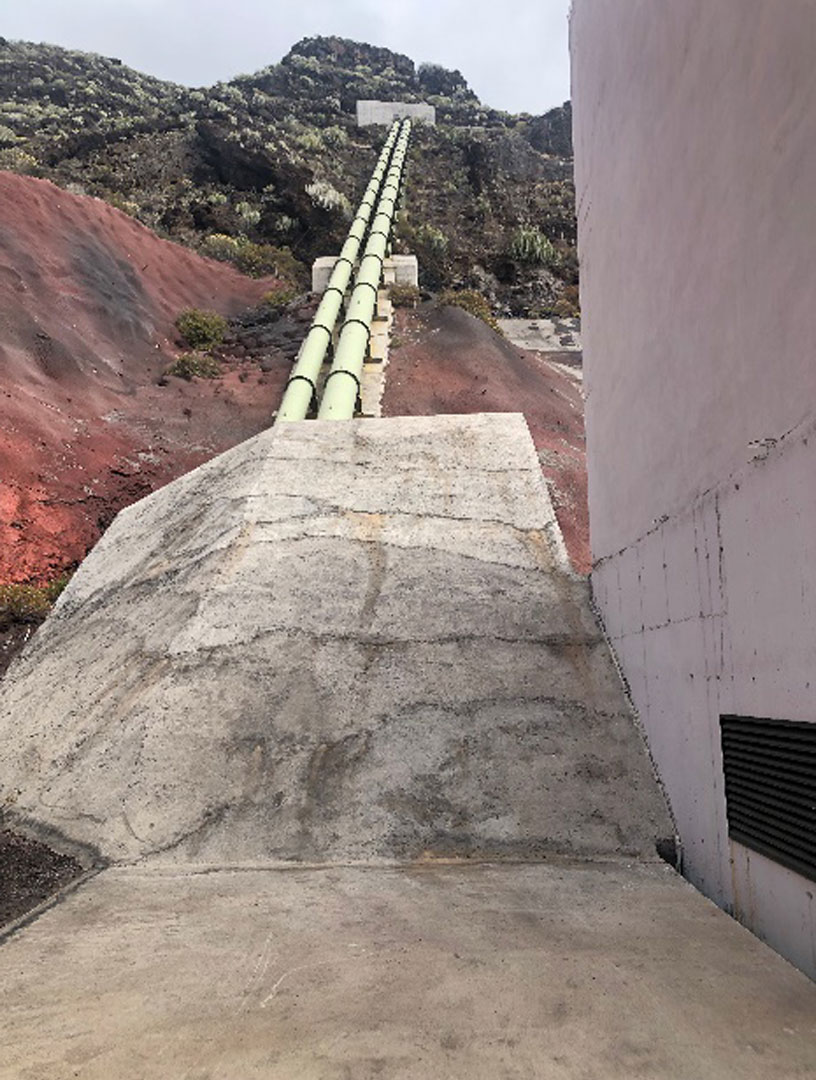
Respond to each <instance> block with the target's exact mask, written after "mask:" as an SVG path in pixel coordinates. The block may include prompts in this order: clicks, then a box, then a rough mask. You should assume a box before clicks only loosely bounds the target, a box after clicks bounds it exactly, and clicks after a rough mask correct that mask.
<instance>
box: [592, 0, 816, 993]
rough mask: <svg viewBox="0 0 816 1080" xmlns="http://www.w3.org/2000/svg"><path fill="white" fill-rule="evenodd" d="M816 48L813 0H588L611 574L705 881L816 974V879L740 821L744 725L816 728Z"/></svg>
mask: <svg viewBox="0 0 816 1080" xmlns="http://www.w3.org/2000/svg"><path fill="white" fill-rule="evenodd" d="M814 50H816V9H814V5H813V4H812V3H805V2H803V0H794V2H792V3H787V4H780V3H778V2H777V0H718V2H717V3H710V2H709V0H684V3H682V4H656V3H654V2H652V0H631V2H629V3H625V4H624V3H620V2H618V0H575V3H574V6H573V15H572V51H573V65H572V71H573V96H572V100H573V116H574V119H575V132H574V135H575V163H576V188H577V195H578V206H579V220H578V225H579V234H578V235H579V249H580V255H581V294H582V310H583V315H584V317H583V334H584V348H585V352H584V367H585V374H586V383H585V386H586V392H587V408H586V417H587V440H588V442H587V456H588V464H589V503H590V522H591V533H592V549H593V555H594V558H595V570H594V573H593V583H594V589H595V594H596V597H597V600H598V604H599V606H600V608H601V611H602V613H603V617H604V620H605V622H606V626H607V629H608V631H609V633H610V636H611V638H612V640H613V643H614V645H615V648H616V650H617V653H618V656H619V658H620V660H621V663H622V666H623V669H624V672H625V674H626V676H627V679H628V681H629V685H630V687H631V690H632V695H633V698H634V701H635V704H636V705H637V708H638V711H639V713H640V716H641V719H642V720H643V724H644V727H645V728H646V731H647V733H648V735H649V739H650V745H651V747H652V752H653V754H654V756H655V759H656V761H657V763H658V768H659V770H660V774H661V777H662V779H663V781H664V783H665V785H666V789H667V792H668V794H669V798H670V801H671V804H672V809H673V811H674V814H675V819H676V821H677V825H678V830H679V832H680V835H681V838H682V840H683V847H684V853H685V860H684V866H685V867H686V871H687V872H688V874H689V876H690V878H691V880H692V881H694V883H695V884H697V885H698V886H699V887H700V888H701V889H703V890H705V892H706V893H707V894H708V895H709V896H711V897H712V898H714V899H716V901H717V902H718V903H719V904H722V905H723V906H724V907H726V908H727V909H729V910H732V911H735V912H736V913H737V914H738V915H739V917H740V918H742V919H744V920H745V921H746V923H747V924H748V925H750V926H751V927H752V928H754V929H755V930H756V932H757V933H758V934H760V935H761V936H762V937H763V938H764V939H765V940H767V941H770V942H771V943H772V944H773V945H774V947H776V948H778V949H779V950H780V951H782V952H783V954H784V955H786V956H787V957H788V958H789V959H791V960H793V962H794V963H796V964H798V965H800V966H801V967H802V968H803V969H804V970H806V971H808V972H809V973H810V974H811V976H813V977H814V978H816V907H814V902H813V894H814V882H813V881H811V880H809V879H807V878H805V877H804V876H802V875H799V874H797V873H795V872H794V871H791V870H788V869H785V868H783V867H782V866H780V865H779V864H778V863H775V862H773V861H772V860H770V859H768V858H766V857H765V856H763V855H759V854H754V853H752V852H750V851H748V850H747V849H746V848H745V847H743V846H742V845H740V844H738V843H736V842H733V841H731V840H730V838H729V836H728V830H727V822H726V804H725V795H724V790H723V788H724V785H723V773H722V756H721V748H720V733H719V718H720V715H721V714H736V715H743V716H760V717H773V718H777V719H788V720H796V721H803V722H809V723H813V722H816V711H815V710H814V641H816V500H814V498H813V491H814V476H816V407H815V406H814V403H816V364H814V362H813V358H814V355H816V307H815V306H814V303H813V297H814V286H816V280H815V278H816V270H815V269H814V268H815V267H816V263H815V262H814V257H813V237H814V231H815V230H816V214H815V213H814V205H815V204H814V199H813V192H814V189H816V107H815V106H816V66H815V65H814V63H813V56H814ZM772 312H784V317H783V318H782V319H781V320H779V319H776V318H773V317H769V314H770V313H772Z"/></svg>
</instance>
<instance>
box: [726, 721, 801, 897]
mask: <svg viewBox="0 0 816 1080" xmlns="http://www.w3.org/2000/svg"><path fill="white" fill-rule="evenodd" d="M720 731H721V734H722V749H723V768H724V770H725V801H726V813H727V815H728V835H729V836H730V837H731V839H732V840H736V841H738V843H740V844H744V845H745V846H746V847H749V848H751V849H753V850H754V851H758V852H760V854H762V855H767V856H768V858H770V859H774V860H775V861H776V862H778V863H781V864H782V865H783V866H787V867H789V868H790V869H791V870H796V871H797V873H799V874H804V876H805V877H807V878H810V879H811V880H812V881H816V724H802V723H796V722H794V721H791V720H759V719H757V718H756V717H753V716H721V717H720Z"/></svg>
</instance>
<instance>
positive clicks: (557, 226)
mask: <svg viewBox="0 0 816 1080" xmlns="http://www.w3.org/2000/svg"><path fill="white" fill-rule="evenodd" d="M358 98H380V99H387V100H404V101H419V100H423V101H428V102H430V103H431V104H433V105H434V106H435V107H436V110H437V118H438V125H437V126H436V127H435V128H427V127H417V128H416V129H415V134H414V138H413V140H412V155H411V165H410V170H409V175H408V183H407V188H406V199H405V203H404V208H403V214H402V218H401V221H400V225H399V235H398V238H397V242H396V243H397V250H404V251H411V252H414V253H416V254H417V255H418V256H419V260H420V267H421V274H422V283H423V284H424V285H425V287H427V288H429V289H437V288H441V287H443V286H445V287H448V286H454V287H457V286H459V287H476V288H478V289H480V290H481V291H482V292H484V293H485V295H486V296H487V297H488V299H489V300H490V302H491V304H492V305H493V306H494V308H495V310H496V311H497V312H499V313H513V314H522V315H539V314H546V313H547V312H549V311H553V310H555V311H557V312H558V313H560V314H571V313H573V312H574V310H575V309H576V306H577V259H576V256H575V247H574V244H575V219H574V189H573V185H572V158H571V144H570V137H569V131H570V112H569V104H568V103H567V104H566V105H565V106H564V107H562V108H560V109H555V110H552V111H551V112H550V113H548V114H546V115H545V116H543V117H533V116H527V115H519V116H511V115H509V114H506V113H502V112H500V111H498V110H495V109H490V108H488V107H486V106H484V105H482V104H481V103H480V102H479V100H478V98H477V97H476V95H475V94H474V93H473V91H472V90H471V89H470V88H469V87H468V85H467V82H466V80H465V79H464V77H463V76H462V75H461V74H460V73H459V72H458V71H447V70H446V69H444V68H440V67H437V66H435V65H420V66H419V67H417V66H416V65H415V64H414V62H413V61H412V60H411V59H410V58H409V57H407V56H403V55H401V54H398V53H394V52H391V51H390V50H388V49H381V48H376V47H373V46H370V45H365V44H361V43H358V42H353V41H347V40H345V39H342V38H336V37H331V38H324V37H318V38H307V39H304V40H303V41H301V42H299V43H298V44H297V45H295V46H294V47H293V48H292V49H291V50H290V52H289V53H288V54H287V55H286V56H285V57H284V58H283V60H281V62H280V63H278V64H274V65H271V66H270V67H267V68H264V69H262V70H261V71H259V72H256V73H254V74H252V75H240V76H237V77H236V78H234V79H232V80H230V81H229V82H225V83H218V84H216V85H214V86H212V87H208V88H203V89H189V88H186V87H182V86H177V85H175V84H172V83H168V82H163V81H161V80H159V79H154V78H152V77H150V76H146V75H142V74H140V73H138V72H135V71H133V70H132V69H130V68H128V67H126V66H125V65H124V64H122V63H121V62H120V61H119V60H117V59H115V58H106V57H100V56H94V55H90V54H84V53H76V52H70V51H68V50H65V49H61V48H58V47H56V46H50V45H34V44H30V43H24V42H8V41H5V40H3V39H0V167H2V168H6V169H12V170H13V171H17V172H24V173H30V174H32V175H39V176H44V177H46V178H48V179H51V180H53V181H54V182H56V183H58V184H60V185H61V186H63V187H67V188H68V189H69V190H71V191H73V192H74V193H85V194H90V195H94V196H97V197H100V198H104V199H106V200H107V201H109V202H110V203H112V204H113V205H115V206H117V207H118V208H120V209H123V210H125V211H126V212H127V213H130V214H131V215H133V216H134V217H136V218H137V219H138V220H140V221H142V222H143V223H144V224H146V225H148V226H150V227H151V228H153V229H154V230H156V231H157V232H158V233H159V235H163V236H165V237H168V238H171V239H174V240H177V241H180V242H182V243H185V244H188V245H190V246H192V247H195V248H197V249H199V250H200V251H202V252H203V253H204V254H208V255H211V256H215V257H216V258H222V259H225V260H228V261H232V262H235V263H236V264H237V265H238V266H239V268H241V269H242V270H244V271H245V272H249V273H253V274H263V273H275V274H277V275H279V276H281V275H282V276H288V277H290V278H291V279H292V280H293V282H295V283H298V284H305V283H306V282H307V280H308V278H307V269H308V266H309V264H310V263H311V260H312V259H313V258H314V257H316V256H317V255H320V254H326V253H330V252H331V251H333V250H336V249H337V247H338V246H339V244H340V243H341V241H342V238H343V236H344V235H345V232H346V229H347V227H348V220H349V217H350V215H351V214H352V212H353V210H352V207H353V206H354V205H355V204H356V200H357V199H358V198H359V195H360V193H361V191H362V189H363V187H364V185H365V182H366V180H367V178H368V174H369V172H370V167H371V162H372V161H373V159H374V154H375V149H376V146H377V145H378V144H379V142H380V141H381V138H382V132H381V130H380V129H377V128H373V129H371V128H365V129H359V128H357V126H356V118H355V112H354V108H355V102H356V101H357V99H358Z"/></svg>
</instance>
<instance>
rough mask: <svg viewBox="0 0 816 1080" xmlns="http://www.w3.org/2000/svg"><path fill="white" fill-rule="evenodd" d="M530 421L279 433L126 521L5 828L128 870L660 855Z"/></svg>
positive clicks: (315, 425)
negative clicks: (60, 839)
mask: <svg viewBox="0 0 816 1080" xmlns="http://www.w3.org/2000/svg"><path fill="white" fill-rule="evenodd" d="M554 528H555V519H554V516H553V511H552V507H551V505H550V502H549V499H548V497H547V493H546V488H545V486H544V482H543V480H542V476H541V471H540V468H539V465H538V461H537V459H536V455H535V451H534V449H533V445H532V441H531V439H530V436H529V433H528V432H527V429H526V425H525V423H524V419H523V417H521V416H519V415H490V416H488V415H482V416H455V417H454V416H446V417H442V416H440V417H406V418H402V419H388V420H364V421H353V422H347V423H336V422H330V421H329V422H304V423H301V424H286V425H281V426H280V427H277V428H275V429H273V430H270V431H267V432H264V433H263V434H261V435H258V436H257V437H256V438H253V439H250V440H249V441H247V442H245V443H243V444H242V445H240V446H238V447H235V448H234V449H232V450H230V451H229V452H227V453H225V454H222V455H221V456H220V457H218V458H215V459H214V460H212V461H210V462H208V463H207V464H206V465H203V466H202V467H201V468H199V469H196V470H195V471H193V472H191V473H189V474H188V475H186V476H184V477H182V478H181V479H179V480H177V481H175V482H174V483H172V484H169V485H168V486H167V487H164V488H162V489H161V490H160V491H157V492H156V493H154V494H153V495H151V496H150V497H148V498H147V499H144V500H142V501H141V502H139V503H136V504H135V505H134V506H131V507H130V508H128V509H126V510H124V511H122V513H120V514H119V516H118V517H117V519H116V521H115V522H114V523H113V525H112V526H111V527H110V529H108V531H107V532H106V534H105V535H104V536H103V538H102V539H101V540H100V542H99V544H98V545H97V546H96V548H95V549H94V550H93V552H92V553H91V554H90V556H89V557H88V558H87V559H86V560H85V562H84V563H83V565H82V567H81V568H80V570H79V572H78V573H77V575H76V576H75V577H74V579H73V581H72V582H71V584H70V585H69V587H68V588H67V589H66V591H65V592H64V594H63V595H62V597H61V598H60V600H59V602H58V604H57V606H56V608H55V610H54V612H53V613H52V615H51V616H50V617H49V618H48V619H47V620H46V622H45V624H44V625H43V626H42V627H41V628H40V630H38V632H37V634H36V635H35V637H34V638H33V640H32V641H31V643H30V646H29V647H28V648H27V650H26V651H25V653H24V655H23V656H22V657H21V658H20V659H19V660H18V661H17V663H16V665H14V666H13V667H12V669H11V671H10V672H9V674H8V676H7V679H6V680H5V683H4V685H3V691H2V697H1V698H0V784H1V785H2V792H1V797H2V800H3V804H4V805H5V807H6V810H7V813H8V816H9V817H10V818H11V820H12V821H16V822H18V823H20V824H22V825H24V826H27V827H28V828H30V829H34V830H35V831H36V830H51V831H52V840H53V836H54V835H55V834H62V835H63V836H64V837H67V838H68V839H70V840H71V841H72V842H75V843H82V844H86V845H89V846H90V847H91V848H92V849H94V850H95V851H96V852H98V853H99V854H100V855H101V856H102V857H103V858H106V859H111V860H121V861H132V860H138V859H141V858H144V857H153V858H158V859H163V860H171V861H172V860H176V861H188V862H189V861H198V862H211V863H212V862H218V863H221V864H223V863H224V862H227V863H252V862H255V863H257V862H263V861H268V860H278V859H282V860H323V859H343V860H348V859H370V860H377V859H383V860H405V859H416V858H420V857H422V856H423V855H426V854H429V855H433V856H458V855H462V856H465V855H481V856H486V857H491V858H502V857H505V856H506V857H512V858H534V857H539V856H542V855H545V854H547V853H553V852H560V853H566V854H579V855H582V856H586V855H593V854H599V853H600V854H620V853H625V854H628V855H652V854H653V852H654V842H655V838H656V837H662V836H665V835H667V834H669V835H670V834H671V832H672V828H671V824H670V821H669V818H668V816H667V812H666V809H665V806H664V804H663V801H662V797H661V794H660V792H659V790H658V787H657V785H656V782H655V780H654V779H653V775H652V771H651V768H650V763H649V760H648V758H647V755H646V752H645V750H644V747H643V744H642V742H641V739H640V736H639V733H638V731H637V730H636V728H635V725H634V722H633V719H632V716H631V715H630V712H629V710H628V708H627V705H626V702H625V700H624V697H623V694H622V691H621V687H620V685H619V682H618V679H617V676H616V673H615V671H614V669H613V665H612V662H611V659H610V656H609V654H608V652H607V648H606V645H605V643H604V641H603V640H602V638H601V635H600V634H599V631H598V628H597V626H596V624H595V620H594V617H593V615H592V612H591V610H590V606H589V601H588V595H587V585H586V583H585V581H584V580H581V579H577V578H575V577H572V576H571V575H569V574H568V573H567V572H565V571H564V569H563V568H562V567H561V566H560V564H559V562H558V558H557V555H556V554H554V553H555V552H556V551H557V547H556V545H555V544H554V542H553V535H552V534H553V530H554Z"/></svg>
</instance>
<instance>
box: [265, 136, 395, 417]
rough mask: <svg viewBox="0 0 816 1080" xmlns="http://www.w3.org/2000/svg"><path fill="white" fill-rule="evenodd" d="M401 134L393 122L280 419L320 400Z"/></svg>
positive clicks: (305, 344)
mask: <svg viewBox="0 0 816 1080" xmlns="http://www.w3.org/2000/svg"><path fill="white" fill-rule="evenodd" d="M398 135H399V122H398V121H396V122H395V123H394V124H392V126H391V130H390V132H389V133H388V138H387V139H386V140H385V143H384V145H383V148H382V150H381V151H380V156H379V159H378V160H377V164H376V166H375V168H374V172H373V173H372V174H371V180H370V181H369V183H368V187H367V188H366V190H365V194H364V195H363V198H362V200H361V202H360V205H359V207H358V209H357V213H356V215H355V217H354V220H353V221H352V223H351V228H350V229H349V232H348V236H347V238H346V242H345V243H344V244H343V247H342V249H341V251H340V255H339V256H338V258H337V261H336V262H335V264H334V268H333V270H332V273H331V277H330V278H329V284H328V285H327V286H326V291H325V292H324V293H323V298H322V299H321V301H320V304H319V306H318V309H317V311H316V312H315V316H314V318H313V319H312V325H311V326H310V327H309V332H308V333H307V335H306V338H305V340H304V342H303V348H302V349H301V350H300V355H299V356H298V359H297V363H296V364H295V366H294V368H293V370H292V374H291V375H290V377H289V381H288V383H287V384H286V389H285V391H284V394H283V400H282V401H281V405H280V409H279V410H278V421H281V420H283V421H287V420H305V419H306V416H307V415H308V412H309V410H310V408H311V407H312V405H313V403H314V402H315V401H316V400H317V394H316V386H317V377H318V375H319V374H320V369H321V368H322V367H323V361H324V360H325V358H326V352H327V350H328V348H329V343H330V342H331V340H332V335H333V333H334V327H335V324H336V323H337V317H338V315H339V314H340V308H341V306H342V303H343V298H344V296H345V294H346V289H347V288H348V284H349V281H350V279H351V273H352V270H353V269H354V264H355V262H356V261H357V255H358V253H359V251H360V247H361V245H362V243H363V240H364V239H365V235H366V231H367V229H368V223H369V220H370V218H371V215H372V213H373V210H374V206H375V205H376V203H377V197H378V195H379V193H380V190H381V188H382V186H383V184H384V183H385V179H386V177H387V176H388V167H389V163H390V161H391V157H392V154H393V150H394V145H395V143H396V141H397V138H398Z"/></svg>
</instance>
